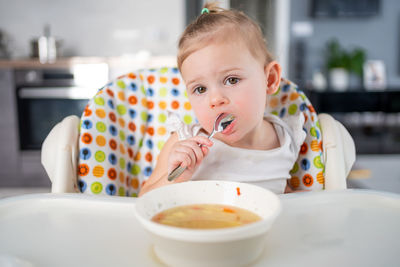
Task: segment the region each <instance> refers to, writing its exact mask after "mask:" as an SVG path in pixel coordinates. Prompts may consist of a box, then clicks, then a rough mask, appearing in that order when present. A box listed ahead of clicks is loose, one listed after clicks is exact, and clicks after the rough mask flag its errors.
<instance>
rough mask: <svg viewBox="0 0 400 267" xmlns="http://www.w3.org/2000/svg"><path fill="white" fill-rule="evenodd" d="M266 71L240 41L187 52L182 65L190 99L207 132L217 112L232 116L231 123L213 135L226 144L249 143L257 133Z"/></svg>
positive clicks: (261, 123) (261, 116) (264, 90)
mask: <svg viewBox="0 0 400 267" xmlns="http://www.w3.org/2000/svg"><path fill="white" fill-rule="evenodd" d="M267 72H268V71H267V68H266V67H265V66H264V65H263V63H262V62H261V61H260V60H256V59H255V58H254V57H253V56H252V55H251V53H250V51H249V50H248V48H247V47H246V46H245V45H244V44H243V43H242V42H235V43H232V42H231V43H228V42H222V43H217V44H210V45H208V46H206V47H204V48H201V49H199V50H196V51H195V52H193V53H192V54H190V55H189V56H188V57H187V58H186V59H185V60H184V62H183V63H182V67H181V73H182V77H183V79H184V80H185V83H186V86H187V92H188V96H189V100H190V103H191V105H192V107H193V110H194V112H195V113H196V116H197V119H198V120H199V122H200V124H201V125H202V127H203V128H204V129H205V130H206V131H207V132H208V133H210V132H211V131H212V129H213V123H214V120H215V118H216V117H217V116H218V115H219V114H221V113H230V114H233V115H234V116H235V120H234V122H233V123H232V124H231V126H232V127H228V128H227V129H226V131H224V132H223V133H222V134H221V133H219V134H217V135H216V136H215V137H216V138H218V139H220V140H223V141H224V142H226V143H228V144H239V143H251V141H252V140H251V139H252V138H253V137H254V136H255V135H257V133H260V131H261V129H262V127H263V114H264V109H265V103H266V97H267V89H268V87H267V86H268V73H267Z"/></svg>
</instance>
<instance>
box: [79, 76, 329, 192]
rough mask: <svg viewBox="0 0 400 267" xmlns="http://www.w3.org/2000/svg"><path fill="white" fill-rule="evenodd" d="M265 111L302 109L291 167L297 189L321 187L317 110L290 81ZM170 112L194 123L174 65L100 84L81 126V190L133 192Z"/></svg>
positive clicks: (150, 165)
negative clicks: (299, 142)
mask: <svg viewBox="0 0 400 267" xmlns="http://www.w3.org/2000/svg"><path fill="white" fill-rule="evenodd" d="M268 104H269V105H268V107H267V110H266V111H267V112H271V113H273V114H276V115H279V116H280V117H282V118H283V119H284V118H285V117H286V116H291V115H295V114H298V112H303V113H304V115H305V117H306V122H305V125H304V130H305V131H306V132H307V138H306V140H305V142H304V144H303V146H302V149H301V152H300V156H299V159H298V161H297V162H296V164H295V165H294V167H293V170H292V171H291V174H292V178H291V180H290V182H291V184H292V186H293V187H295V188H307V189H312V190H319V189H322V187H323V183H324V175H323V169H324V165H323V158H322V145H321V144H322V142H321V134H320V127H319V123H318V120H317V115H316V113H315V111H314V109H313V108H312V106H311V104H310V103H309V101H308V99H307V98H306V97H305V95H304V94H303V93H302V92H301V91H299V90H298V89H297V88H296V86H295V85H293V84H291V83H290V82H289V81H286V80H282V83H281V86H280V90H279V91H278V92H277V93H276V94H275V95H273V96H272V97H271V98H270V99H269V103H268ZM168 111H171V112H174V113H176V114H178V115H179V116H180V118H181V120H182V121H184V122H185V123H186V124H192V123H195V122H196V118H195V115H194V112H193V111H192V108H191V105H190V103H189V101H188V98H187V94H186V90H185V86H184V83H183V80H182V78H181V76H180V73H179V71H178V69H176V68H160V69H150V70H139V71H136V72H134V73H129V74H127V75H124V76H121V77H118V78H117V79H115V80H114V81H112V82H110V83H109V84H107V85H106V86H104V87H103V88H101V89H100V90H99V91H98V93H97V94H96V96H95V97H94V98H93V99H92V100H91V101H89V103H88V105H87V106H86V108H85V110H84V112H83V114H82V118H81V126H80V140H79V148H80V151H79V152H80V153H79V165H78V185H79V188H80V191H81V192H82V193H87V194H103V195H119V196H134V197H135V196H137V195H138V192H139V190H140V187H141V186H142V184H143V182H144V181H146V180H147V178H148V177H149V176H150V175H151V173H152V171H153V169H154V167H155V163H156V161H157V157H158V155H159V153H160V151H161V149H162V147H163V145H164V143H165V142H166V141H167V139H168V137H169V135H168V132H167V128H166V120H167V113H168Z"/></svg>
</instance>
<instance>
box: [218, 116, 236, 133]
mask: <svg viewBox="0 0 400 267" xmlns="http://www.w3.org/2000/svg"><path fill="white" fill-rule="evenodd" d="M235 122H236V121H235V117H233V116H232V118H231V119H229V120H227V121H226V122H222V123H221V125H222V127H223V129H224V130H223V131H222V132H221V133H222V134H230V133H231V132H232V129H233V127H234V126H235V124H236V123H235Z"/></svg>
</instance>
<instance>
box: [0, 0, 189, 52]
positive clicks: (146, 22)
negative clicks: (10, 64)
mask: <svg viewBox="0 0 400 267" xmlns="http://www.w3.org/2000/svg"><path fill="white" fill-rule="evenodd" d="M184 4H185V3H184V0H168V1H160V0H103V1H98V0H97V1H96V0H13V1H10V0H0V30H2V31H5V32H6V33H7V34H9V35H10V37H11V40H12V46H11V50H12V52H13V57H27V56H29V55H30V45H29V43H30V40H31V39H32V38H35V37H38V36H39V35H41V34H42V33H43V27H44V25H45V24H46V23H48V24H50V25H51V32H52V35H54V36H56V37H58V38H60V39H62V41H63V47H62V52H63V55H64V56H120V55H123V54H134V53H136V52H137V51H139V50H140V49H149V50H150V51H151V52H152V53H153V54H155V55H160V54H175V53H176V44H177V39H178V37H179V35H180V33H181V32H182V31H183V28H184V26H185V25H184V23H185V14H184V12H185V5H184Z"/></svg>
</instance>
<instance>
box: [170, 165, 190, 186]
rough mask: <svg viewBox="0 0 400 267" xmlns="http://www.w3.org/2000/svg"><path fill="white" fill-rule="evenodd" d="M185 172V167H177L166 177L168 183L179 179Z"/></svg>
mask: <svg viewBox="0 0 400 267" xmlns="http://www.w3.org/2000/svg"><path fill="white" fill-rule="evenodd" d="M185 170H186V167H182V166H181V165H179V166H178V167H176V168H175V169H173V171H172V172H171V173H170V174H169V175H168V181H170V182H171V181H172V180H174V179H175V178H177V177H179V176H180V175H181V174H182V173H183V172H184V171H185Z"/></svg>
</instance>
